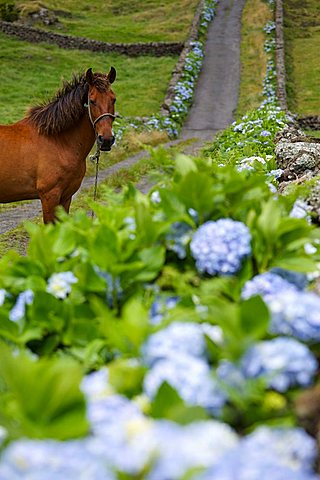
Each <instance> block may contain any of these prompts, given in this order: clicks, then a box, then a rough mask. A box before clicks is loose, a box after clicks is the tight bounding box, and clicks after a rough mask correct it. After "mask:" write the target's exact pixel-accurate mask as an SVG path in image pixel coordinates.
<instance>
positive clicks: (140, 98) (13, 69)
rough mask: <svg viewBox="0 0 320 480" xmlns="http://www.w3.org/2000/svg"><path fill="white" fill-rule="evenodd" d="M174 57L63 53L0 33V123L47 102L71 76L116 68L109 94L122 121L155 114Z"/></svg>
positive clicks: (50, 47)
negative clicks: (114, 94)
mask: <svg viewBox="0 0 320 480" xmlns="http://www.w3.org/2000/svg"><path fill="white" fill-rule="evenodd" d="M176 61H177V59H176V58H175V57H160V58H155V57H138V58H128V57H125V56H122V55H114V54H113V55H109V54H108V55H106V54H103V53H92V52H83V51H78V50H72V51H66V50H63V49H60V48H58V47H55V46H52V45H46V44H38V45H36V44H28V43H26V42H21V41H19V40H14V39H11V38H8V37H7V36H5V35H4V34H0V62H1V70H0V84H1V89H0V123H10V122H12V121H15V120H18V119H19V118H21V117H22V116H23V114H24V112H25V110H26V108H27V107H28V106H30V105H31V104H35V103H38V102H39V101H44V100H45V99H47V98H48V97H51V96H52V95H53V94H54V93H55V91H56V90H57V89H58V88H59V86H60V85H61V80H62V79H65V80H70V79H71V76H72V72H76V73H78V72H81V71H84V70H85V69H87V68H88V67H93V69H94V70H95V71H105V72H106V71H108V70H109V68H110V66H111V65H113V66H114V67H115V68H116V69H117V80H116V83H115V85H114V90H115V92H116V94H117V109H118V111H119V112H121V114H122V115H124V116H146V115H150V114H152V113H155V112H157V111H158V110H159V107H160V105H161V102H162V101H163V98H164V96H165V92H166V89H167V85H168V82H169V80H170V77H171V72H172V70H173V68H174V65H175V63H176Z"/></svg>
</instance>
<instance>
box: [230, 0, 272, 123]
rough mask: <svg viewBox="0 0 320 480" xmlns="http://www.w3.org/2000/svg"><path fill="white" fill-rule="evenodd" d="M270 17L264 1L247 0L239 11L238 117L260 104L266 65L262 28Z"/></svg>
mask: <svg viewBox="0 0 320 480" xmlns="http://www.w3.org/2000/svg"><path fill="white" fill-rule="evenodd" d="M271 19H272V15H271V13H270V8H269V7H268V6H267V5H266V3H265V2H263V0H247V2H246V5H245V7H244V9H243V14H242V29H241V85H240V91H239V102H238V108H237V116H238V117H241V116H242V115H244V114H245V113H246V112H247V111H249V110H252V109H254V108H256V107H257V106H259V105H260V103H261V102H262V100H263V98H262V82H263V79H264V77H265V73H266V66H267V63H266V62H267V58H266V54H265V52H264V49H263V47H264V42H265V34H264V32H263V27H264V26H265V24H266V23H267V21H269V20H271Z"/></svg>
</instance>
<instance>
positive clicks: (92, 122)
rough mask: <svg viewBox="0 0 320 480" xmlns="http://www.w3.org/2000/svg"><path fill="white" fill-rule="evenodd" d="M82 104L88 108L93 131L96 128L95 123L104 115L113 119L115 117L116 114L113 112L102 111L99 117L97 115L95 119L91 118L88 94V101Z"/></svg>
mask: <svg viewBox="0 0 320 480" xmlns="http://www.w3.org/2000/svg"><path fill="white" fill-rule="evenodd" d="M84 106H85V107H87V108H88V114H89V118H90V122H91V125H92V126H93V129H94V131H95V130H96V124H97V123H98V122H99V121H100V120H102V119H103V118H104V117H110V118H113V119H115V118H116V117H117V115H114V114H113V113H109V112H106V113H102V114H101V115H99V117H97V118H96V119H95V120H93V118H92V115H91V109H90V98H89V95H88V103H87V104H85V105H84Z"/></svg>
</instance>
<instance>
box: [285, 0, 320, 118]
mask: <svg viewBox="0 0 320 480" xmlns="http://www.w3.org/2000/svg"><path fill="white" fill-rule="evenodd" d="M283 3H284V22H285V24H284V25H285V28H284V35H285V47H286V70H287V95H288V106H289V109H290V110H291V111H292V112H294V113H297V114H298V115H319V114H320V97H319V78H320V62H319V50H320V9H319V0H303V1H301V0H284V2H283Z"/></svg>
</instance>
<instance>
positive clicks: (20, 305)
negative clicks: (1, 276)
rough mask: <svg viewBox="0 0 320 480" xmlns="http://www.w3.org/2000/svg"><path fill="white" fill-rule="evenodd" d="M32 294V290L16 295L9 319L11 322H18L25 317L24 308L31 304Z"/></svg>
mask: <svg viewBox="0 0 320 480" xmlns="http://www.w3.org/2000/svg"><path fill="white" fill-rule="evenodd" d="M33 298H34V293H33V291H32V290H25V291H24V292H22V293H20V294H19V295H18V298H17V301H16V304H15V305H14V307H13V308H12V309H11V311H10V314H9V318H10V320H11V321H12V322H19V321H20V320H22V318H23V317H24V316H25V313H26V306H27V305H31V303H32V302H33Z"/></svg>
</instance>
